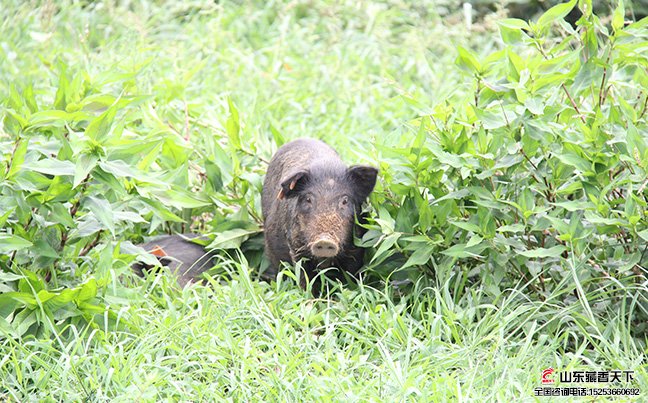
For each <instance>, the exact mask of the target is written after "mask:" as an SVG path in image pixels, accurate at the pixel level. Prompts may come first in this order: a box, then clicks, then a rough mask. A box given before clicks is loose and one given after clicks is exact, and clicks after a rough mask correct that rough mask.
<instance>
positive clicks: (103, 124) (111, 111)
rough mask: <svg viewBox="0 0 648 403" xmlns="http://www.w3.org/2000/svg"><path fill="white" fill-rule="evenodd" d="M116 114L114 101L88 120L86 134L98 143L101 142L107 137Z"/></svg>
mask: <svg viewBox="0 0 648 403" xmlns="http://www.w3.org/2000/svg"><path fill="white" fill-rule="evenodd" d="M116 114H117V104H116V103H115V104H113V105H112V106H111V107H110V108H108V109H107V110H106V111H105V112H104V113H102V114H101V115H99V117H97V118H95V119H93V120H92V122H90V124H89V125H88V127H87V128H86V131H85V134H86V136H87V137H88V138H89V139H91V140H93V141H95V142H97V143H99V144H103V143H104V142H105V141H106V139H107V138H108V134H109V133H110V129H111V128H112V124H113V121H114V120H115V115H116Z"/></svg>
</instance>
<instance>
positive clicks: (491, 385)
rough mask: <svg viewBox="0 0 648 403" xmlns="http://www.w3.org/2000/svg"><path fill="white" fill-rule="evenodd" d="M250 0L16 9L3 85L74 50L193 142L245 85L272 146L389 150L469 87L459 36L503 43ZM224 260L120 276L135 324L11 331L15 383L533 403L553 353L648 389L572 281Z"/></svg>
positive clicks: (1, 37) (250, 127)
mask: <svg viewBox="0 0 648 403" xmlns="http://www.w3.org/2000/svg"><path fill="white" fill-rule="evenodd" d="M242 3H243V4H242V5H238V4H230V3H226V4H225V5H222V4H211V3H208V2H206V3H204V4H203V3H202V2H185V3H180V2H178V3H176V2H170V3H168V4H167V3H163V4H158V3H156V2H146V1H142V2H124V3H123V4H113V3H112V2H107V3H96V4H91V5H88V6H83V5H80V4H68V3H65V4H64V5H58V3H54V4H53V3H50V2H46V3H44V4H43V5H38V6H35V5H34V4H15V5H9V6H8V7H6V8H3V9H2V10H1V11H0V13H1V14H0V15H2V21H3V22H2V23H1V25H0V89H1V90H2V91H0V93H2V94H5V93H6V92H7V88H8V87H9V84H10V83H12V82H13V83H18V84H28V83H34V87H35V88H34V90H35V92H36V94H37V96H38V97H39V98H40V99H43V102H44V103H46V102H47V101H48V100H49V102H52V100H53V98H54V94H55V93H56V89H55V88H56V85H57V76H58V74H59V70H58V68H57V60H59V59H60V60H63V61H65V63H66V64H67V65H68V66H69V67H68V68H69V69H76V68H81V69H82V70H85V71H86V72H87V74H88V76H89V82H91V83H93V84H94V85H96V86H97V87H101V88H103V89H104V90H106V91H109V90H110V89H111V88H112V87H111V86H113V85H114V86H115V88H117V84H116V83H119V85H125V86H126V87H127V88H128V89H129V91H131V92H137V93H142V94H151V95H152V96H153V101H152V104H153V105H154V108H152V109H149V110H148V113H150V114H156V115H157V116H158V117H159V118H160V120H161V121H164V122H165V124H168V125H170V126H172V128H173V130H175V131H177V132H179V133H182V134H186V135H187V136H188V138H190V140H191V141H192V142H193V143H194V144H195V145H196V147H197V148H200V147H201V146H202V145H204V144H205V143H206V142H208V141H207V140H206V138H208V137H209V136H225V134H224V132H225V130H226V125H227V124H226V120H227V116H228V115H229V112H228V99H231V100H233V101H234V102H235V103H236V105H237V106H238V110H239V112H240V114H241V116H242V119H241V120H242V121H243V122H244V126H243V127H242V132H241V138H242V140H243V142H244V143H245V144H246V145H247V146H248V147H249V150H250V152H254V153H257V154H258V155H260V156H261V157H262V158H263V159H267V158H269V157H270V156H271V155H272V153H273V151H274V147H275V146H274V145H273V143H272V142H271V141H270V140H269V138H270V137H271V135H269V133H271V132H273V131H274V132H278V133H281V134H282V135H283V136H284V137H286V138H296V137H302V136H306V137H318V138H322V139H325V140H326V141H327V142H329V143H330V144H332V145H334V146H336V147H337V148H338V150H339V151H340V153H341V154H342V155H343V157H344V158H345V159H346V160H348V161H354V162H356V161H357V162H366V163H374V164H377V163H379V161H377V157H376V155H375V154H372V152H371V150H373V148H372V147H371V144H373V143H375V139H384V138H394V137H396V138H397V137H399V136H404V135H411V134H410V132H409V131H407V130H405V129H406V128H407V124H408V123H407V122H409V121H410V120H411V119H413V118H415V117H417V116H419V115H420V114H423V113H425V112H428V111H431V110H432V109H433V108H434V107H435V106H437V105H441V104H443V103H444V102H445V101H446V100H452V99H457V98H461V97H463V96H464V95H465V94H466V93H467V92H469V91H471V88H472V86H471V85H472V84H470V85H469V84H467V83H466V82H465V76H463V75H462V74H461V73H460V72H459V69H458V68H457V67H456V66H455V65H454V60H455V58H456V56H457V53H456V50H455V49H456V46H457V45H464V46H467V45H469V44H471V43H472V44H474V43H478V44H479V48H480V51H481V52H483V53H484V54H487V53H489V52H490V51H492V50H493V49H495V48H497V47H498V46H499V45H498V37H497V35H496V34H495V33H494V32H491V31H489V30H488V28H489V27H488V25H486V26H485V28H486V31H484V32H481V33H480V34H479V36H476V34H474V33H468V32H466V31H465V30H464V28H463V27H462V25H461V24H460V23H459V21H457V23H451V22H450V21H444V20H442V19H441V18H440V17H439V16H438V15H436V14H435V13H434V12H433V10H434V9H433V7H431V6H430V7H429V9H427V8H426V6H424V5H420V6H419V5H411V4H410V3H409V2H399V1H395V2H390V4H391V3H394V4H392V7H387V5H386V4H383V3H379V4H374V3H372V2H341V3H337V2H335V3H330V4H329V3H328V2H268V3H267V4H264V2H257V4H250V3H248V2H242ZM422 4H427V2H426V3H422ZM149 118H150V116H149ZM264 169H265V167H264V166H259V167H258V169H257V170H256V171H255V172H256V173H257V174H261V173H262V172H263V171H264ZM382 186H384V187H385V188H386V187H388V184H383V185H382ZM576 263H577V262H576ZM223 269H224V270H226V274H227V275H224V276H222V277H218V278H216V279H214V280H212V281H211V283H210V284H208V285H207V286H202V285H194V286H191V287H188V288H185V289H184V290H179V289H178V288H177V287H176V286H175V285H174V283H173V280H172V279H171V278H170V277H165V276H160V277H152V278H149V279H146V280H144V281H140V280H138V279H134V278H132V277H130V276H128V275H124V276H123V278H122V279H121V280H120V281H117V279H115V281H114V282H113V283H112V285H110V286H109V287H108V288H107V289H106V291H105V299H106V301H107V302H108V303H111V304H113V305H114V306H116V307H119V308H118V310H117V312H118V315H119V317H120V318H122V317H123V318H124V320H125V321H126V320H127V321H128V326H127V327H121V328H120V327H119V326H117V330H113V329H110V330H109V329H104V328H102V327H101V326H100V325H99V326H96V327H90V326H89V327H84V328H77V327H75V326H68V327H65V328H63V329H62V330H61V329H59V331H57V333H58V334H57V336H56V337H52V338H33V337H32V338H25V339H20V340H17V339H14V338H11V337H0V352H1V353H2V354H0V399H8V400H9V401H26V400H54V401H59V400H60V401H78V400H89V401H94V400H97V401H103V400H110V401H158V400H169V401H175V400H193V401H203V400H206V401H210V400H217V401H220V400H232V401H257V400H260V401H331V400H332V401H345V402H346V401H411V400H418V401H468V400H469V401H506V400H513V399H516V400H517V399H521V400H531V401H532V400H533V399H534V398H533V389H534V388H536V387H539V386H540V373H541V371H542V370H543V369H545V368H548V367H552V366H553V367H556V368H561V369H564V370H573V369H585V370H589V371H596V370H611V369H622V370H634V371H635V375H636V377H637V381H636V382H635V384H634V385H635V386H636V387H639V388H640V389H641V391H642V393H643V395H642V396H644V398H645V396H646V393H648V374H647V369H646V354H647V352H646V337H645V336H644V337H643V338H641V337H639V338H637V337H636V335H635V337H633V335H632V332H631V330H632V329H631V328H630V327H631V324H630V322H629V321H628V320H627V318H626V316H625V315H624V313H623V312H618V311H615V310H613V309H609V310H607V311H606V309H605V307H599V308H601V309H599V310H597V311H596V312H597V315H596V317H594V316H592V311H591V309H590V307H589V306H588V305H587V304H586V303H583V302H582V300H580V299H578V298H576V297H575V295H576V294H577V290H576V288H575V287H576V285H569V284H563V287H561V288H559V289H558V291H555V292H553V293H552V294H550V295H548V296H547V298H546V299H545V300H543V301H540V300H536V299H532V298H528V297H527V296H526V295H525V286H524V285H523V284H521V285H520V286H519V287H517V288H515V289H506V290H504V292H502V293H501V295H500V296H499V297H498V298H495V299H493V298H491V297H490V296H489V295H488V294H487V293H486V292H485V291H484V290H483V289H482V288H481V287H475V288H474V289H467V290H465V291H462V292H458V290H457V287H459V286H460V285H461V284H465V283H462V282H461V281H455V280H453V281H450V279H449V278H448V277H444V276H440V277H437V278H436V279H429V280H427V281H424V280H421V281H420V282H419V283H418V284H417V285H415V286H414V287H413V289H412V290H411V292H409V293H407V294H406V295H400V294H399V291H398V290H397V289H395V288H393V287H390V286H385V287H384V288H379V289H374V288H370V287H365V286H363V285H360V286H359V287H349V288H345V289H343V290H341V291H340V292H339V293H338V294H337V296H336V297H335V298H332V299H330V300H328V299H314V298H312V296H310V294H308V293H307V292H305V291H303V290H301V289H300V288H299V287H297V286H296V285H295V282H294V281H293V280H292V279H290V276H289V273H285V274H284V275H282V277H280V279H279V281H277V282H273V283H266V282H259V281H256V280H251V278H253V277H254V275H253V274H252V273H254V272H255V270H256V267H250V265H248V264H247V263H246V262H245V261H241V260H240V259H229V260H227V259H226V260H224V262H223ZM447 278H448V279H447ZM576 284H578V282H576ZM639 290H640V291H638V292H644V291H645V288H643V289H639ZM605 292H606V290H603V289H602V290H600V293H601V294H605ZM635 303H636V301H633V300H632V299H628V300H627V305H624V304H622V306H623V307H625V308H627V309H628V310H630V311H631V310H633V309H636V308H635V307H634V306H633V304H635ZM625 308H624V309H625ZM600 312H602V313H600ZM105 330H108V331H105ZM637 400H639V399H637Z"/></svg>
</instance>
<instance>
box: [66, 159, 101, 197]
mask: <svg viewBox="0 0 648 403" xmlns="http://www.w3.org/2000/svg"><path fill="white" fill-rule="evenodd" d="M97 161H99V158H98V157H96V156H94V155H91V154H82V155H81V156H80V157H79V158H78V159H77V162H76V165H75V166H74V183H73V185H72V188H73V189H74V188H76V187H77V186H79V185H80V184H81V182H83V180H84V179H85V178H86V177H87V176H88V174H89V173H90V171H92V170H93V169H94V167H95V166H97Z"/></svg>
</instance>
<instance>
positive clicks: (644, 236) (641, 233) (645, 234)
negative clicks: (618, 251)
mask: <svg viewBox="0 0 648 403" xmlns="http://www.w3.org/2000/svg"><path fill="white" fill-rule="evenodd" d="M637 235H639V237H640V238H641V239H643V240H644V241H646V242H648V229H645V230H643V231H639V232H637Z"/></svg>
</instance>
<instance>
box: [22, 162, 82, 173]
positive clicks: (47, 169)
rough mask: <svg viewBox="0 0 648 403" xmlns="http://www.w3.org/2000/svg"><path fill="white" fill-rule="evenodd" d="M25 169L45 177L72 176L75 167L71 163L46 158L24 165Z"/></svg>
mask: <svg viewBox="0 0 648 403" xmlns="http://www.w3.org/2000/svg"><path fill="white" fill-rule="evenodd" d="M24 166H25V168H27V169H30V170H32V171H36V172H40V173H43V174H46V175H57V176H59V175H61V176H74V171H75V166H74V164H73V163H72V162H71V161H61V160H57V159H54V158H47V159H42V160H38V161H34V162H32V163H28V164H25V165H24Z"/></svg>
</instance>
